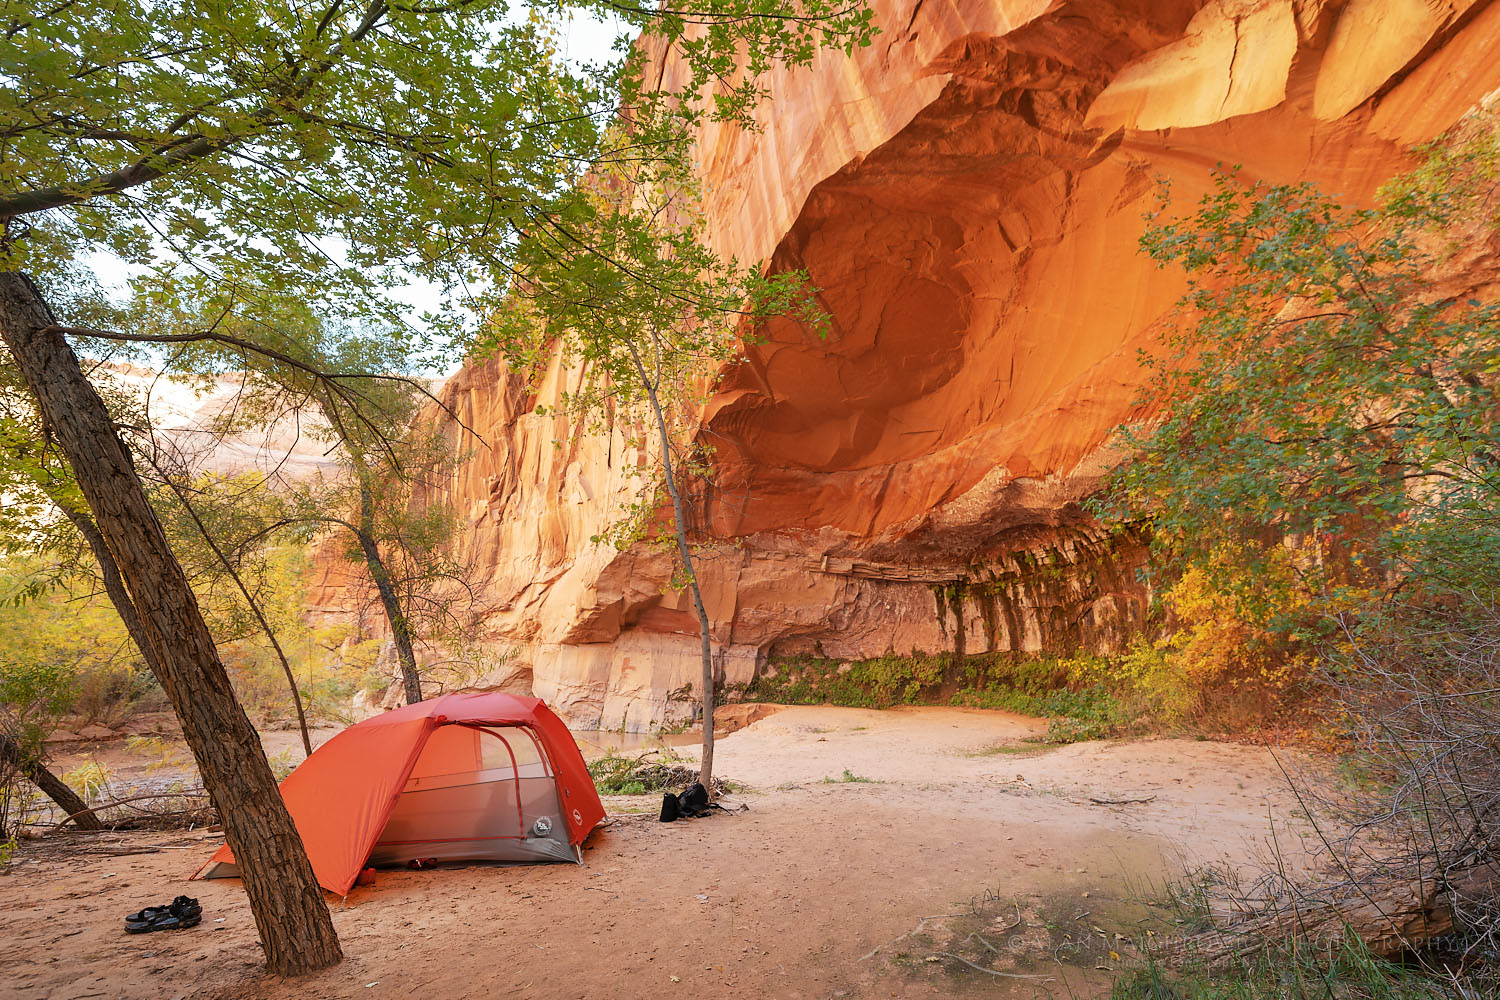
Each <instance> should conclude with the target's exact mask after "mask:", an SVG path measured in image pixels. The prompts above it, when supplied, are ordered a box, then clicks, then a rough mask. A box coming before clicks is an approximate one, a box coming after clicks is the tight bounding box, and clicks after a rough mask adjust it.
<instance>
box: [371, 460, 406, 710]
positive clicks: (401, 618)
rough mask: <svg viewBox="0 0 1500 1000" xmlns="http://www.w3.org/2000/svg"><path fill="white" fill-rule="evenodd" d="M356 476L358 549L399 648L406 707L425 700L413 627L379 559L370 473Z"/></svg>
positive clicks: (397, 655) (387, 572) (386, 570)
mask: <svg viewBox="0 0 1500 1000" xmlns="http://www.w3.org/2000/svg"><path fill="white" fill-rule="evenodd" d="M354 474H355V475H356V476H358V477H359V530H358V531H357V532H355V534H356V535H357V536H358V537H359V549H360V551H361V552H363V553H364V556H365V566H366V567H367V568H368V569H369V570H370V579H372V580H374V581H375V590H376V592H377V593H379V594H380V606H381V607H382V608H384V609H385V619H386V621H387V622H389V623H390V626H391V640H392V641H393V642H394V643H395V644H396V661H397V662H398V663H399V664H400V665H401V684H402V686H403V687H404V688H405V689H406V703H407V704H408V705H415V704H416V703H417V702H419V701H421V700H422V675H421V674H419V673H417V654H416V651H415V649H414V648H413V645H412V636H411V625H410V623H408V622H407V620H406V615H405V614H403V613H402V611H401V599H400V597H398V596H397V594H396V585H395V583H394V582H393V581H392V580H391V572H390V570H389V569H387V568H386V565H385V559H384V558H383V557H382V556H381V555H380V546H379V544H377V543H376V541H375V498H374V496H373V494H372V493H371V492H370V486H369V482H368V481H367V480H366V478H365V477H366V476H368V475H369V474H370V473H369V470H368V469H366V468H364V467H363V466H362V465H357V466H356V468H355V470H354Z"/></svg>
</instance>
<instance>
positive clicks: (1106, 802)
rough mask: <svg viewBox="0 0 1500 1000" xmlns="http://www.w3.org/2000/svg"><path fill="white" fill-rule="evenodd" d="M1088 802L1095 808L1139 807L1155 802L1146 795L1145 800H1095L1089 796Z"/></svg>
mask: <svg viewBox="0 0 1500 1000" xmlns="http://www.w3.org/2000/svg"><path fill="white" fill-rule="evenodd" d="M1089 801H1090V802H1092V803H1093V804H1094V805H1096V806H1133V805H1139V804H1140V803H1143V802H1154V801H1156V796H1155V795H1147V796H1146V797H1145V798H1141V799H1097V798H1095V797H1094V796H1092V795H1090V796H1089Z"/></svg>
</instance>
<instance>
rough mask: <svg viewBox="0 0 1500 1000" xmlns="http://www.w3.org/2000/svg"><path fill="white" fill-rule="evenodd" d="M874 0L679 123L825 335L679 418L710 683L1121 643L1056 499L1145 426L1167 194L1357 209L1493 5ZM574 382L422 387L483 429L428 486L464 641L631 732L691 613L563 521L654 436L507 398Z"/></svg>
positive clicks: (624, 483)
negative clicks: (689, 465)
mask: <svg viewBox="0 0 1500 1000" xmlns="http://www.w3.org/2000/svg"><path fill="white" fill-rule="evenodd" d="M875 7H876V11H877V20H878V23H879V24H880V27H881V29H882V33H881V34H880V36H879V37H878V38H877V39H876V40H875V43H874V45H872V46H871V47H870V48H868V49H865V50H861V51H859V52H857V53H856V54H855V55H854V56H853V57H852V58H845V57H843V56H841V55H833V54H830V55H825V56H823V57H821V58H820V59H819V60H818V62H817V63H816V64H815V65H814V66H813V67H812V68H811V69H809V70H805V71H800V72H796V73H786V74H783V75H780V76H777V77H776V78H774V79H772V80H771V81H770V88H771V91H772V95H773V100H772V101H771V102H769V103H768V104H767V105H766V106H765V108H764V110H763V113H762V121H763V124H764V128H763V130H762V131H760V132H758V133H745V132H740V131H735V130H731V129H727V128H724V129H720V128H712V129H709V130H708V131H707V132H705V134H704V135H703V137H702V141H701V147H700V153H701V160H702V163H703V170H704V180H705V188H706V191H707V199H708V200H707V213H708V227H707V231H708V233H709V234H710V239H711V241H712V242H713V243H714V244H715V246H716V247H717V248H719V249H720V250H722V251H724V252H726V253H732V254H734V255H735V256H737V257H738V258H740V259H742V260H745V259H750V260H755V259H768V260H770V261H771V262H772V266H774V267H777V268H805V269H806V270H807V271H808V272H809V273H810V274H811V276H812V278H813V281H814V283H815V284H816V285H817V286H818V288H819V289H820V296H821V299H822V302H823V305H824V307H825V308H826V309H827V311H828V313H829V314H830V316H831V317H832V324H833V332H832V333H831V335H829V336H828V337H826V338H819V337H817V336H814V335H813V334H811V333H810V332H809V331H807V330H805V329H803V328H801V327H799V326H797V325H795V324H793V323H790V322H780V323H774V324H771V325H770V327H769V328H768V329H767V330H765V331H764V339H763V340H762V341H761V342H759V343H756V344H754V345H751V346H748V347H747V348H746V349H745V350H744V352H743V357H742V358H741V359H740V360H739V361H738V362H737V363H736V364H734V365H732V366H730V367H729V368H728V369H727V370H726V371H725V372H724V373H723V377H722V380H721V382H720V384H719V388H718V392H717V394H716V395H715V396H714V397H713V399H712V400H711V401H710V403H709V405H708V406H707V408H706V409H705V411H704V412H703V413H702V416H701V427H700V439H701V440H703V441H705V442H707V443H711V444H712V445H713V447H714V449H715V454H716V459H715V462H716V466H717V469H716V472H717V485H716V487H715V489H714V490H713V491H712V492H711V493H709V494H707V495H705V496H701V497H699V498H698V501H699V502H698V505H697V515H698V523H697V526H696V530H697V531H698V533H699V536H700V539H701V540H702V541H704V542H705V543H707V544H708V545H709V547H708V549H707V550H706V551H705V555H704V557H703V562H704V565H703V568H702V573H701V577H702V580H703V583H704V587H705V592H706V597H707V601H708V608H709V613H710V616H711V618H712V620H713V623H714V635H713V638H714V640H715V643H716V648H717V649H718V650H719V653H718V655H719V657H720V661H721V669H722V675H723V678H724V680H725V681H726V682H728V683H731V684H733V683H743V682H746V681H748V680H750V679H751V678H752V677H753V676H754V675H755V672H756V671H757V670H759V669H764V666H765V663H766V659H767V656H768V654H771V653H775V652H789V651H797V650H804V649H814V648H816V649H820V650H822V651H823V652H824V653H825V654H826V655H829V656H837V657H860V656H871V655H879V654H881V653H885V652H887V651H892V650H893V651H896V652H907V651H913V650H923V651H932V650H940V649H955V648H961V649H962V650H964V651H967V652H979V651H983V650H987V649H1028V650H1036V649H1044V648H1050V649H1068V648H1076V647H1098V646H1107V645H1110V644H1113V643H1117V642H1118V641H1119V640H1120V637H1121V636H1122V635H1123V634H1124V633H1126V632H1127V631H1128V630H1129V628H1130V627H1131V626H1132V624H1133V623H1135V622H1138V621H1139V620H1140V618H1141V616H1142V615H1143V613H1144V607H1145V599H1146V595H1145V594H1144V593H1143V591H1142V590H1141V587H1140V585H1139V584H1138V583H1137V582H1136V575H1135V569H1136V567H1137V566H1138V564H1139V561H1140V556H1141V553H1140V545H1139V541H1138V540H1136V539H1128V538H1127V539H1125V540H1124V541H1123V542H1121V541H1120V540H1118V539H1110V538H1106V537H1105V536H1104V535H1103V534H1102V533H1101V532H1100V529H1099V528H1098V527H1097V526H1096V525H1093V524H1091V523H1090V521H1089V520H1088V518H1087V517H1086V516H1085V515H1084V514H1083V512H1082V511H1081V510H1080V508H1079V506H1078V501H1079V500H1080V499H1081V498H1083V497H1084V496H1086V495H1087V494H1088V493H1089V492H1090V491H1091V490H1092V489H1093V488H1094V487H1095V486H1096V485H1097V482H1098V478H1099V475H1100V473H1101V472H1102V470H1104V469H1105V468H1107V467H1108V465H1109V463H1110V462H1111V460H1112V458H1113V456H1112V454H1111V452H1110V449H1109V441H1110V439H1111V435H1112V431H1113V429H1114V428H1116V427H1117V426H1118V425H1120V424H1121V423H1122V422H1128V421H1131V420H1134V419H1138V418H1139V417H1141V416H1142V413H1141V411H1140V410H1139V409H1138V408H1137V405H1136V399H1137V390H1138V386H1139V385H1140V382H1141V380H1142V372H1141V369H1140V367H1139V365H1138V361H1137V357H1138V352H1139V351H1140V350H1142V349H1149V348H1150V347H1151V346H1152V345H1153V344H1155V343H1156V342H1157V341H1158V339H1159V337H1160V335H1161V333H1162V331H1163V328H1164V325H1165V324H1166V323H1169V322H1171V319H1172V306H1173V304H1174V303H1175V302H1176V300H1177V299H1178V297H1179V296H1180V294H1181V293H1182V291H1183V288H1184V286H1183V280H1182V278H1181V276H1180V275H1178V274H1175V273H1173V272H1171V271H1166V270H1159V269H1157V268H1156V266H1155V265H1154V264H1153V263H1152V262H1151V261H1150V260H1148V259H1146V258H1145V257H1143V256H1142V255H1140V254H1139V253H1138V252H1137V240H1138V238H1139V237H1140V235H1141V233H1142V231H1143V229H1144V228H1145V226H1146V225H1147V223H1146V221H1145V219H1144V218H1143V216H1144V215H1145V214H1147V213H1149V212H1150V211H1152V209H1153V208H1154V206H1155V205H1156V204H1157V192H1158V190H1159V185H1160V184H1161V182H1163V181H1166V182H1169V183H1170V185H1171V191H1172V196H1173V199H1174V202H1175V203H1176V204H1178V205H1184V204H1190V203H1192V202H1194V201H1196V200H1197V198H1198V196H1199V195H1200V194H1201V193H1203V192H1205V191H1206V190H1207V189H1208V186H1209V184H1210V171H1211V170H1212V169H1213V168H1214V166H1215V165H1216V164H1235V165H1239V166H1240V168H1241V174H1240V175H1241V177H1242V178H1244V179H1245V180H1246V181H1247V182H1252V181H1258V180H1265V181H1271V182H1281V181H1293V180H1311V181H1314V182H1316V183H1318V184H1320V185H1321V186H1323V187H1324V188H1325V189H1327V190H1329V191H1331V192H1335V193H1337V194H1339V195H1341V196H1342V197H1343V198H1345V199H1346V200H1349V201H1351V202H1354V203H1368V202H1370V201H1371V200H1372V199H1373V197H1374V194H1375V192H1376V190H1377V189H1378V187H1379V186H1380V184H1381V183H1382V182H1384V181H1385V180H1386V179H1388V178H1389V177H1391V176H1392V175H1393V174H1395V173H1398V172H1400V171H1402V170H1403V169H1405V168H1407V167H1408V166H1409V165H1410V163H1411V160H1410V153H1409V147H1410V146H1411V145H1412V144H1413V143H1416V142H1419V141H1422V140H1425V139H1428V138H1431V137H1433V136H1435V135H1437V134H1439V133H1441V132H1442V131H1444V130H1445V129H1447V128H1448V127H1450V126H1451V125H1453V124H1454V123H1455V122H1457V121H1458V120H1459V118H1460V117H1461V116H1462V115H1463V114H1464V113H1465V112H1467V111H1468V110H1469V109H1471V108H1472V107H1473V106H1475V104H1476V103H1477V102H1479V101H1481V100H1482V99H1483V98H1484V97H1485V95H1487V94H1488V93H1489V92H1490V91H1491V90H1493V89H1494V88H1496V87H1497V86H1500V58H1497V56H1500V6H1497V5H1492V4H1489V3H1464V2H1448V3H1444V2H1439V0H1433V2H1427V0H1349V2H1345V3H1340V2H1333V0H1329V2H1317V0H1301V2H1291V0H1216V2H1210V3H1200V2H1174V0H1138V2H1130V0H1077V2H1056V0H1052V2H1043V0H1030V2H1027V0H946V2H942V3H939V2H937V0H877V2H876V4H875ZM581 377H582V376H581V374H580V373H579V372H576V371H563V370H559V369H557V368H556V367H555V366H554V368H553V369H552V370H550V371H548V372H547V373H546V375H545V377H544V378H542V379H541V380H540V381H539V382H536V383H534V384H533V385H532V386H531V387H530V388H528V387H527V386H525V385H523V383H522V382H521V380H520V379H519V378H517V377H516V376H514V375H512V374H509V373H506V372H503V371H501V370H500V369H499V368H498V367H497V366H496V365H494V364H493V363H484V364H478V365H475V366H472V367H470V368H468V369H466V370H465V371H463V372H462V373H460V374H459V375H458V376H457V377H455V378H454V379H452V380H451V381H450V382H449V384H448V385H447V386H446V388H445V389H444V393H443V395H444V399H445V402H446V403H447V404H448V405H449V406H451V407H452V408H453V409H454V410H455V412H456V413H457V414H458V415H459V416H460V417H461V418H462V419H463V421H464V422H465V423H467V424H469V425H470V426H471V427H474V428H475V429H477V430H478V431H479V433H480V434H481V435H482V437H483V438H484V444H483V445H482V446H475V445H474V444H473V443H472V439H469V443H463V442H461V441H459V439H458V437H457V436H456V437H455V448H458V449H461V450H464V451H467V452H469V453H470V457H469V458H468V459H467V461H466V462H465V463H464V464H463V466H462V469H461V471H460V473H459V475H458V477H457V479H456V481H455V483H454V484H453V487H452V491H451V495H452V497H453V498H454V499H455V500H456V501H457V502H458V503H459V505H460V506H461V508H462V509H463V510H464V512H465V513H466V515H467V517H468V522H469V525H470V527H469V530H468V533H467V535H466V536H465V538H464V539H463V542H462V544H463V545H464V546H465V547H466V548H467V549H469V550H470V551H471V553H472V554H473V555H474V556H475V557H477V559H478V561H479V562H480V563H481V564H482V565H483V566H485V567H486V575H485V579H484V581H483V582H484V586H485V588H486V590H487V592H488V594H489V595H490V596H491V598H492V599H493V601H494V603H495V605H496V608H497V610H496V612H495V614H494V615H493V616H492V617H491V619H490V622H489V634H488V635H487V640H488V641H490V642H493V643H496V644H509V645H512V646H514V647H516V648H517V650H518V651H519V655H518V659H517V661H516V662H517V663H519V664H520V665H521V668H520V670H519V672H517V673H515V674H513V675H510V676H508V677H507V678H505V681H506V682H507V683H510V684H513V685H516V686H529V687H530V688H531V689H533V690H534V691H535V692H536V693H537V694H539V695H541V696H543V697H545V698H547V699H548V700H549V701H550V702H552V703H553V704H554V705H556V706H557V707H559V708H560V709H561V710H563V711H564V712H565V713H567V714H568V715H569V716H570V717H571V718H572V719H573V721H574V722H575V723H576V724H580V725H602V726H604V727H606V728H618V727H621V726H623V727H625V728H627V729H642V728H646V727H649V726H651V725H654V724H659V723H661V722H663V721H671V720H673V719H674V718H677V717H680V716H681V715H682V714H683V713H684V712H685V711H686V706H687V701H686V693H687V689H688V686H689V685H691V684H692V683H693V681H694V680H695V679H696V678H697V676H698V670H699V667H698V662H697V626H696V623H695V620H694V618H693V616H692V615H691V614H690V613H689V610H688V605H687V603H686V601H685V599H684V598H683V597H682V595H680V594H677V593H674V592H672V591H671V590H670V589H669V587H668V582H669V580H670V577H671V564H670V562H669V560H668V559H667V558H666V557H665V556H663V555H661V554H659V553H657V552H655V551H654V550H651V549H649V548H646V547H639V546H638V547H636V548H633V549H630V550H628V551H625V552H618V551H615V550H614V549H612V548H610V547H608V546H606V545H603V544H600V543H597V542H595V541H592V540H591V539H592V538H594V537H595V536H597V535H598V534H599V533H600V531H601V529H602V528H603V527H604V526H605V525H606V524H608V523H609V522H610V520H611V519H612V518H614V517H616V516H618V512H619V510H620V508H621V505H622V504H623V503H625V502H628V500H630V499H631V498H633V497H634V496H635V495H636V492H637V491H638V490H639V488H640V480H639V478H638V477H639V473H640V471H641V470H642V469H646V468H649V467H650V466H651V464H652V456H651V455H650V454H649V453H646V452H643V451H642V450H641V448H640V447H639V446H638V445H637V444H636V443H635V442H636V439H637V437H638V434H637V431H638V430H639V429H638V428H631V427H617V428H615V429H614V430H613V432H612V433H609V434H607V435H606V434H588V433H584V432H582V431H580V430H579V428H577V427H575V426H573V425H571V424H569V423H568V422H567V421H566V420H564V419H563V418H561V417H558V416H555V415H550V411H549V415H545V416H544V415H540V414H539V413H538V412H537V404H538V403H539V402H540V403H545V404H551V403H555V402H557V401H558V400H559V399H560V397H561V394H562V393H563V392H564V391H565V390H566V389H567V388H568V386H569V385H572V384H576V382H577V380H578V379H579V378H581ZM328 583H329V585H328V586H327V587H326V588H325V590H324V592H323V595H322V597H321V600H322V601H323V603H324V604H325V605H327V606H330V607H332V606H336V605H337V604H338V602H339V588H338V586H337V585H336V583H337V581H336V580H333V579H332V578H330V580H329V581H328ZM528 668H529V673H527V669H528ZM497 682H498V679H497Z"/></svg>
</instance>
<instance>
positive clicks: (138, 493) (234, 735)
mask: <svg viewBox="0 0 1500 1000" xmlns="http://www.w3.org/2000/svg"><path fill="white" fill-rule="evenodd" d="M0 338H3V340H4V342H5V344H6V346H8V347H9V348H10V351H11V354H12V356H13V357H14V358H15V361H16V365H17V367H18V369H19V370H20V373H21V376H22V377H23V378H24V379H25V380H26V383H27V386H28V387H29V388H30V390H31V392H32V394H33V395H34V396H35V398H36V400H37V404H38V406H39V407H40V410H41V415H42V420H43V426H44V427H45V429H46V431H47V433H48V434H49V435H50V436H51V437H52V438H53V440H55V441H56V442H57V443H58V445H59V446H60V447H61V448H62V451H63V454H64V455H65V456H66V457H67V459H68V463H69V464H70V465H71V466H72V468H73V474H74V476H75V478H76V479H77V482H78V486H79V488H80V489H81V490H82V492H83V495H84V498H85V499H86V500H87V501H88V505H89V507H90V509H91V510H92V511H93V514H94V518H95V521H96V523H97V524H98V527H99V533H100V534H101V535H102V536H103V538H104V541H105V543H106V545H107V547H108V549H109V552H110V554H111V555H112V556H113V557H114V563H115V565H116V566H117V567H118V569H119V572H120V577H121V579H122V580H123V581H124V584H125V587H126V590H127V591H128V593H129V597H130V604H131V606H133V607H134V609H135V611H136V613H137V614H138V617H139V620H140V625H141V630H142V632H143V634H144V636H145V639H146V645H147V647H148V648H149V649H151V650H152V653H153V655H152V656H151V657H150V658H149V660H150V661H151V665H152V667H153V669H157V670H159V671H160V673H158V675H157V680H158V681H159V682H160V683H161V686H162V690H164V691H165V692H166V694H167V697H168V698H169V699H170V700H171V702H172V707H173V708H174V709H175V710H176V712H177V717H178V719H179V720H180V721H181V723H182V732H183V736H184V737H185V738H186V739H187V743H188V746H189V748H190V749H191V750H192V751H193V756H194V758H195V759H196V760H197V763H198V769H199V772H200V773H201V774H202V776H203V782H204V785H205V786H206V787H207V788H208V790H209V794H210V795H211V796H212V797H213V801H214V805H215V807H216V808H217V809H218V812H219V815H220V816H221V817H222V818H223V822H224V832H225V837H226V839H227V840H228V842H229V846H230V848H231V849H232V850H233V851H234V855H235V860H236V861H237V862H238V864H239V867H240V871H241V873H242V876H243V882H244V886H245V892H246V894H247V895H248V896H249V897H250V909H251V913H252V914H253V915H254V917H255V923H256V927H257V928H258V930H259V931H260V940H261V945H262V947H263V948H264V950H265V955H266V964H267V965H268V966H269V968H270V970H271V971H272V972H273V973H276V974H278V975H298V974H301V973H306V972H312V971H314V970H316V969H321V968H325V967H326V966H329V965H333V964H334V963H336V962H338V961H339V960H340V959H341V958H342V957H343V954H342V952H341V951H340V949H339V942H338V937H337V935H336V934H335V933H334V930H333V922H332V920H331V919H330V917H329V913H328V906H327V905H326V904H325V903H324V901H323V894H322V890H321V889H320V888H319V887H318V883H317V879H316V878H315V877H314V876H313V871H312V866H311V865H310V864H309V863H308V860H307V854H306V852H305V851H304V850H303V848H302V841H301V838H300V837H299V836H298V834H297V828H296V826H295V825H294V824H293V823H292V818H291V816H290V815H289V814H288V813H287V810H286V804H285V803H284V802H283V801H282V799H281V795H280V793H279V792H278V790H277V788H276V779H275V777H274V776H273V775H272V774H271V768H270V765H269V764H268V763H267V762H266V756H265V751H264V750H263V749H262V748H261V744H260V739H259V737H258V736H257V735H256V732H255V728H254V727H253V726H251V725H250V720H249V719H248V718H246V716H245V712H244V710H243V709H241V708H240V705H239V702H238V701H237V700H236V699H235V696H234V690H233V688H232V687H231V686H230V684H229V676H228V674H227V673H226V672H225V670H224V664H223V662H222V661H221V660H220V659H219V654H218V651H217V650H216V649H215V648H214V643H213V637H212V636H210V635H209V632H208V627H207V625H205V624H204V621H203V616H202V614H201V613H200V612H199V610H198V603H197V600H196V599H195V598H194V596H193V591H192V588H191V587H190V586H189V585H188V581H187V577H186V575H184V573H183V572H182V567H181V566H180V565H179V564H178V563H177V560H176V559H175V558H174V557H173V555H172V551H171V548H170V546H169V545H168V544H167V538H166V533H165V532H164V531H163V530H162V527H161V523H160V522H159V521H158V520H157V519H156V514H155V512H154V511H153V510H152V509H151V503H150V501H149V500H148V499H147V497H146V492H145V489H144V488H143V487H142V485H141V481H140V478H139V476H137V475H136V471H135V466H134V464H133V463H132V461H131V458H130V453H129V451H128V450H127V449H126V447H125V444H124V442H123V441H121V440H120V437H119V435H118V434H116V432H115V428H114V425H113V424H112V422H111V420H110V416H109V411H108V410H107V409H106V407H105V405H104V401H103V400H102V399H101V398H100V397H99V393H98V392H97V391H96V390H95V389H94V387H93V385H91V384H90V383H89V381H88V379H87V378H86V377H85V376H84V374H83V371H82V369H81V368H80V366H79V364H78V358H77V356H76V355H75V354H74V353H73V350H72V348H71V347H69V346H68V344H67V342H66V341H65V340H64V339H63V336H62V334H61V332H59V331H58V330H57V329H56V327H55V325H54V323H53V320H52V317H51V315H50V313H49V311H48V309H47V306H46V303H45V302H44V301H43V300H42V298H41V295H40V294H39V293H38V292H37V290H36V286H35V285H33V284H32V283H31V281H30V279H29V278H27V277H25V276H24V275H22V274H19V273H17V272H14V271H11V272H0Z"/></svg>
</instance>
